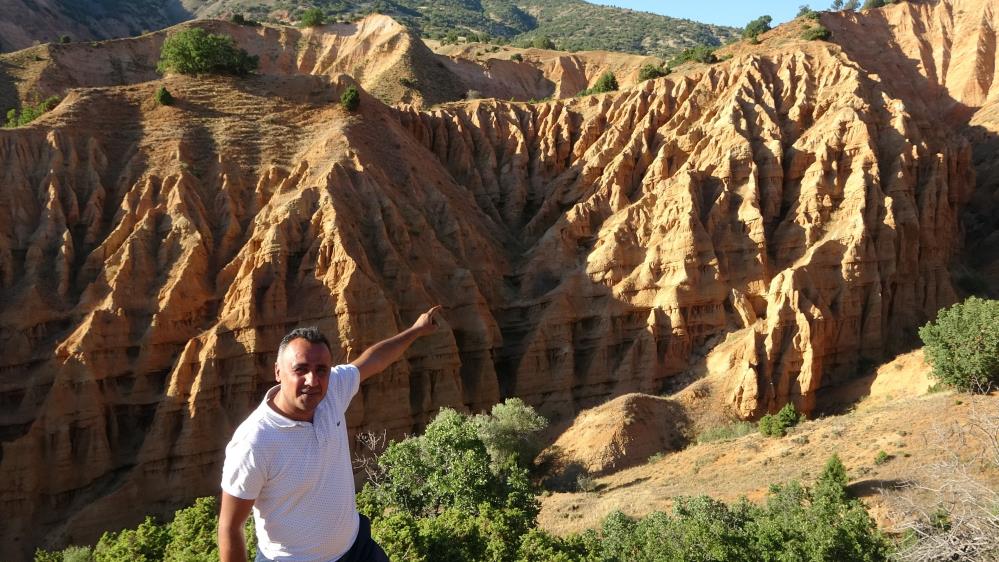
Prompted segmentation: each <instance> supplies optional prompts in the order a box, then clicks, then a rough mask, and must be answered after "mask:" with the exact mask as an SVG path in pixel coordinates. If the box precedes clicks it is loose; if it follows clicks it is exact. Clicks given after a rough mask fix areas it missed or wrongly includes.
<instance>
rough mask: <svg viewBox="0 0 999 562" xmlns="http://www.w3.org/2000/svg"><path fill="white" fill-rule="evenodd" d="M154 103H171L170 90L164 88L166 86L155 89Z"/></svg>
mask: <svg viewBox="0 0 999 562" xmlns="http://www.w3.org/2000/svg"><path fill="white" fill-rule="evenodd" d="M156 103H158V104H160V105H173V95H172V94H171V93H170V90H167V89H166V86H160V87H159V88H158V89H157V90H156Z"/></svg>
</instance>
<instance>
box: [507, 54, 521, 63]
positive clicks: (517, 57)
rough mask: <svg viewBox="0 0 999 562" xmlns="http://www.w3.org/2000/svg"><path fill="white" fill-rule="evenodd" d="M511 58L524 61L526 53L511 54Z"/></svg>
mask: <svg viewBox="0 0 999 562" xmlns="http://www.w3.org/2000/svg"><path fill="white" fill-rule="evenodd" d="M510 60H512V61H517V62H524V55H522V54H520V53H514V54H512V55H510Z"/></svg>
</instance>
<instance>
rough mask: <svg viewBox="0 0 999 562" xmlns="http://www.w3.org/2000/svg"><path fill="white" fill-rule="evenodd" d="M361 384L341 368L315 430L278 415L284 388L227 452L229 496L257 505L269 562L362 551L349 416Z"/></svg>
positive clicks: (323, 560)
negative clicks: (274, 403)
mask: <svg viewBox="0 0 999 562" xmlns="http://www.w3.org/2000/svg"><path fill="white" fill-rule="evenodd" d="M360 378H361V375H360V373H359V372H358V370H357V367H354V366H353V365H339V366H336V367H333V369H331V371H330V380H329V387H328V388H327V390H326V396H325V397H324V398H323V400H322V402H320V403H319V406H317V407H316V412H315V415H314V416H313V420H312V422H311V423H310V422H303V421H296V420H292V419H289V418H286V417H284V416H282V415H281V414H279V413H277V412H275V411H274V410H273V409H272V408H271V407H270V406H268V405H267V400H268V399H270V398H272V397H273V396H274V394H275V392H277V389H278V387H274V388H272V389H270V390H268V391H267V395H266V396H265V397H264V400H263V402H261V403H260V405H259V406H257V409H256V410H254V411H253V413H251V414H250V416H249V417H248V418H246V421H244V422H243V423H242V424H240V426H239V427H238V428H237V429H236V432H235V433H234V434H233V436H232V440H231V441H230V442H229V445H228V446H226V449H225V464H224V466H223V468H222V490H224V491H225V492H226V493H228V494H231V495H233V496H236V497H237V498H242V499H247V500H250V499H252V500H256V501H255V502H254V504H253V517H254V519H255V521H254V523H255V524H256V530H257V545H258V548H259V549H260V553H261V554H263V555H264V556H265V557H266V558H268V559H269V560H280V561H286V560H287V561H294V562H329V561H332V560H336V559H338V558H340V557H341V556H343V554H344V553H345V552H347V550H349V549H350V547H351V545H353V544H354V539H355V538H356V537H357V529H358V524H359V520H358V515H357V504H356V503H355V501H354V473H353V470H352V469H351V464H350V447H349V444H348V443H347V420H346V418H345V417H344V413H345V412H346V411H347V406H348V405H349V404H350V399H351V398H353V396H354V394H356V393H357V388H358V385H359V383H360Z"/></svg>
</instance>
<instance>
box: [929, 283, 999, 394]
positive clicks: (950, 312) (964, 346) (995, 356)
mask: <svg viewBox="0 0 999 562" xmlns="http://www.w3.org/2000/svg"><path fill="white" fill-rule="evenodd" d="M997 326H999V300H988V299H981V298H978V297H971V298H969V299H968V300H966V301H964V302H963V303H959V304H955V305H954V306H952V307H950V308H946V309H944V310H941V311H940V313H939V314H938V315H937V319H936V320H935V321H933V322H929V323H927V324H926V325H925V326H923V327H922V328H920V329H919V337H920V338H922V340H923V343H924V344H925V347H924V348H923V351H924V353H925V354H926V360H927V362H929V364H930V366H931V367H932V368H933V376H934V377H935V378H936V379H937V380H939V381H941V382H943V383H945V384H947V385H950V386H952V387H955V388H958V389H960V390H965V391H982V390H985V389H987V388H989V387H990V386H991V385H994V384H996V383H999V329H997Z"/></svg>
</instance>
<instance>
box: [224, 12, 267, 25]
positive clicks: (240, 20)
mask: <svg viewBox="0 0 999 562" xmlns="http://www.w3.org/2000/svg"><path fill="white" fill-rule="evenodd" d="M231 21H232V23H234V24H236V25H246V26H249V27H259V26H260V22H259V21H256V20H252V19H246V18H245V17H243V14H233V15H232V18H231Z"/></svg>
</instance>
